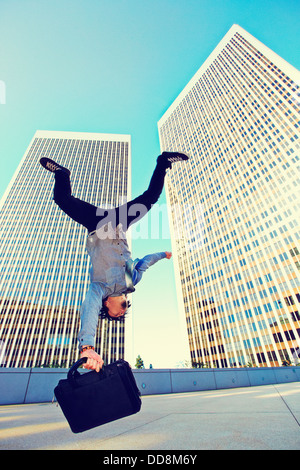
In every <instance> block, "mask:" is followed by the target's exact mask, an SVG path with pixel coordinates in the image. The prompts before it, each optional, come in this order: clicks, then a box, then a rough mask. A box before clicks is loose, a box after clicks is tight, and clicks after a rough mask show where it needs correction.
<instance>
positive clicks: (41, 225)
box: [0, 131, 131, 367]
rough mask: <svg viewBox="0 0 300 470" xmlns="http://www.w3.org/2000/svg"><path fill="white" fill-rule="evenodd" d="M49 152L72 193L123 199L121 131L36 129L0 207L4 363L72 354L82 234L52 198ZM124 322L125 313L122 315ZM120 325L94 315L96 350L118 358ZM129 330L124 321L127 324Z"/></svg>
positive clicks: (83, 283)
mask: <svg viewBox="0 0 300 470" xmlns="http://www.w3.org/2000/svg"><path fill="white" fill-rule="evenodd" d="M43 156H46V157H49V158H51V159H53V160H55V161H57V162H58V163H60V164H61V165H63V166H65V167H67V168H69V169H70V170H71V185H72V191H73V194H74V196H76V197H79V198H81V199H83V200H85V201H88V202H90V203H92V204H95V205H98V206H100V207H105V206H107V205H112V206H115V205H118V204H119V203H120V202H122V201H124V200H126V198H127V197H130V187H131V181H130V165H131V139H130V136H128V135H113V134H96V133H95V134H94V133H77V132H76V133H75V132H48V131H37V132H36V134H35V136H34V138H33V140H32V142H31V143H30V145H29V147H28V149H27V151H26V153H25V155H24V157H23V158H22V160H21V162H20V165H19V167H18V169H17V171H16V173H15V175H14V177H13V179H12V181H11V183H10V185H9V187H8V188H7V191H6V193H5V194H4V196H3V198H2V201H1V206H0V219H1V224H0V232H1V238H0V243H1V250H0V267H1V268H0V269H1V279H0V353H1V355H0V357H1V363H2V366H5V367H33V366H39V365H52V364H57V365H60V366H62V365H64V366H66V367H68V366H69V365H70V364H72V363H73V362H74V361H75V360H77V358H78V346H77V334H78V331H79V326H80V315H79V310H80V306H81V303H82V301H83V299H84V297H85V294H86V291H87V288H88V285H89V269H90V266H89V258H88V256H87V253H86V250H85V243H86V236H87V231H86V229H85V228H84V227H81V226H80V225H79V224H77V223H76V222H74V221H73V220H71V219H70V218H69V217H68V216H67V215H66V214H64V212H63V211H61V210H60V209H59V208H58V206H57V205H56V204H55V203H54V201H53V186H54V175H53V174H51V173H50V172H48V171H46V170H45V169H44V168H42V166H41V165H40V164H39V160H40V158H41V157H43ZM128 323H130V316H129V318H128V319H126V329H127V325H128ZM124 328H125V323H124V321H121V322H107V320H99V324H98V331H97V342H96V350H97V352H99V354H101V355H102V357H103V359H104V361H105V362H106V363H107V362H110V361H113V360H116V359H118V358H123V357H124V346H125V345H124V338H125V331H124ZM128 329H129V333H130V326H129V328H128Z"/></svg>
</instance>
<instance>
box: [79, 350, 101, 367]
mask: <svg viewBox="0 0 300 470" xmlns="http://www.w3.org/2000/svg"><path fill="white" fill-rule="evenodd" d="M80 357H81V358H82V357H87V358H88V360H87V361H86V362H85V364H83V368H84V369H90V370H95V371H96V372H100V369H102V366H103V364H104V362H103V360H102V358H101V356H99V354H97V353H96V351H94V350H93V349H88V350H87V351H84V352H82V353H81V355H80Z"/></svg>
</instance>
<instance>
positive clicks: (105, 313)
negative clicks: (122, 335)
mask: <svg viewBox="0 0 300 470" xmlns="http://www.w3.org/2000/svg"><path fill="white" fill-rule="evenodd" d="M106 301H107V298H106V299H103V301H102V308H101V310H100V313H99V317H100V318H101V319H102V320H104V319H105V318H107V319H108V320H109V321H122V320H123V318H124V317H125V316H126V315H127V310H126V312H125V313H124V315H122V316H121V317H117V318H115V317H111V316H110V314H109V313H108V307H107V306H106V305H105V304H104V302H106ZM130 306H131V303H130V302H129V301H128V303H127V308H129V307H130Z"/></svg>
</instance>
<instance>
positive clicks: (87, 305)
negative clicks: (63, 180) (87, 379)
mask: <svg viewBox="0 0 300 470" xmlns="http://www.w3.org/2000/svg"><path fill="white" fill-rule="evenodd" d="M102 297H103V292H102V289H101V287H100V285H99V284H98V283H91V284H90V287H89V290H88V292H87V294H86V297H85V299H84V302H83V303H82V306H81V310H80V319H81V328H80V332H79V334H78V341H79V349H80V357H81V358H82V357H87V358H88V360H87V362H86V363H85V364H84V365H83V367H84V368H85V369H92V370H96V371H97V372H99V371H100V369H101V368H102V366H103V360H102V358H101V356H99V354H97V353H96V351H95V349H94V346H95V334H96V330H97V325H98V321H99V311H100V309H101V307H102ZM86 347H89V349H85V348H86Z"/></svg>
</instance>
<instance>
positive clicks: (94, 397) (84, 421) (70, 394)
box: [54, 358, 142, 433]
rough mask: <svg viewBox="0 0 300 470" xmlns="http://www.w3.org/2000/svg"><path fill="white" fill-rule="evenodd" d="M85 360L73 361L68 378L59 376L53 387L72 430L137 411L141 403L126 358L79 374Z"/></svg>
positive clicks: (90, 426)
mask: <svg viewBox="0 0 300 470" xmlns="http://www.w3.org/2000/svg"><path fill="white" fill-rule="evenodd" d="M86 360H87V359H86V358H82V359H79V361H77V362H75V364H74V365H73V366H72V367H71V369H70V370H69V372H68V375H67V378H66V379H62V380H60V381H59V382H58V385H57V386H56V387H55V389H54V394H55V396H56V399H57V401H58V403H59V405H60V407H61V409H62V412H63V413H64V415H65V417H66V419H67V421H68V423H69V425H70V428H71V430H72V431H73V432H74V433H78V432H82V431H86V430H88V429H91V428H94V427H96V426H100V425H101V424H104V423H108V422H110V421H114V420H116V419H120V418H124V417H125V416H129V415H132V414H134V413H137V412H138V411H139V410H140V409H141V404H142V402H141V398H140V391H139V389H138V388H137V385H136V382H135V379H134V376H133V373H132V370H131V368H130V366H129V364H128V362H126V361H124V360H122V359H120V360H118V361H116V362H113V363H112V364H108V365H107V366H104V367H103V368H102V369H101V370H100V372H96V371H94V370H92V371H90V372H84V373H83V374H80V373H79V372H78V370H77V369H78V367H80V366H81V365H82V364H83V363H84V362H86Z"/></svg>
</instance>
